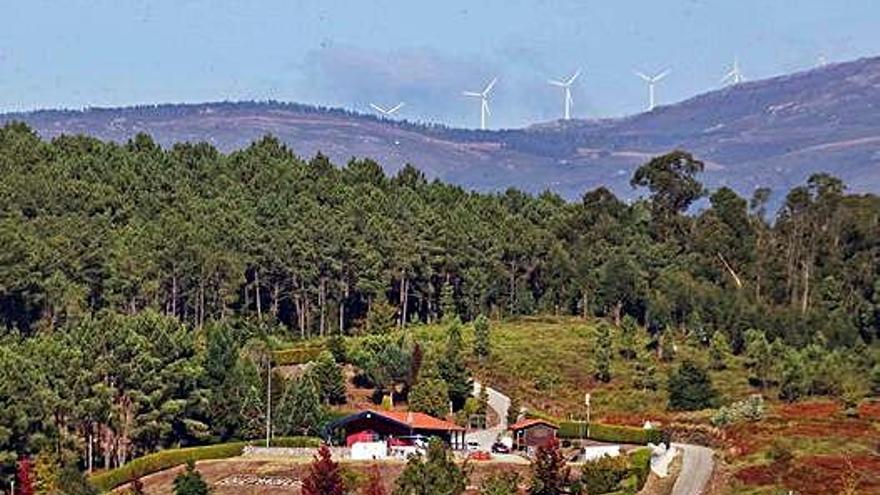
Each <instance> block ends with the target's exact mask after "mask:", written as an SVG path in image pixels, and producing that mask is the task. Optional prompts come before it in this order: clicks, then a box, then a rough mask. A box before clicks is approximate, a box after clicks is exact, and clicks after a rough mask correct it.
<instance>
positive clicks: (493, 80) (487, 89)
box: [483, 77, 498, 95]
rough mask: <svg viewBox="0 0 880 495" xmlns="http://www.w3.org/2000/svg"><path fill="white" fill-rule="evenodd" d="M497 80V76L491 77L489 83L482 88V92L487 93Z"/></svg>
mask: <svg viewBox="0 0 880 495" xmlns="http://www.w3.org/2000/svg"><path fill="white" fill-rule="evenodd" d="M497 82H498V78H497V77H493V78H492V81H491V82H490V83H489V85H488V86H486V89H484V90H483V94H484V95H487V94H489V91H492V87H494V86H495V83H497Z"/></svg>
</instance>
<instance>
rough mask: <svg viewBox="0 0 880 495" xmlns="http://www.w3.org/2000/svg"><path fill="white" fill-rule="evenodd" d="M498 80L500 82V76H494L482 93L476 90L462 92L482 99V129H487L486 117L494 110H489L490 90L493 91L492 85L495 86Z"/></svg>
mask: <svg viewBox="0 0 880 495" xmlns="http://www.w3.org/2000/svg"><path fill="white" fill-rule="evenodd" d="M496 82H498V78H497V77H493V78H492V80H491V81H489V84H487V85H486V89H484V90H483V91H482V92H481V93H477V92H476V91H464V92H462V94H463V95H465V96H470V97H473V98H479V99H480V129H482V130H486V117H488V116H489V115H492V112H490V111H489V92H490V91H492V87H493V86H495V83H496Z"/></svg>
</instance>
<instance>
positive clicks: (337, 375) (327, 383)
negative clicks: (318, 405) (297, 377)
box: [309, 351, 345, 404]
mask: <svg viewBox="0 0 880 495" xmlns="http://www.w3.org/2000/svg"><path fill="white" fill-rule="evenodd" d="M309 374H310V376H311V378H312V379H313V380H314V383H315V385H316V387H317V390H318V395H319V396H320V398H321V401H322V402H323V403H324V404H344V403H345V378H344V377H343V376H342V369H341V368H340V367H339V365H338V364H336V360H335V359H333V354H331V353H330V351H323V352H322V353H321V354H319V355H318V358H317V359H316V360H315V361H314V362H313V364H312V367H311V368H310V369H309Z"/></svg>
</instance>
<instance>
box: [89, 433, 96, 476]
mask: <svg viewBox="0 0 880 495" xmlns="http://www.w3.org/2000/svg"><path fill="white" fill-rule="evenodd" d="M91 430H92V429H91V428H89V474H91V472H92V467H93V464H92V462H93V461H92V459H93V458H94V457H95V454H94V438H95V437H94V435H92V431H91Z"/></svg>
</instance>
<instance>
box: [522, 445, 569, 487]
mask: <svg viewBox="0 0 880 495" xmlns="http://www.w3.org/2000/svg"><path fill="white" fill-rule="evenodd" d="M531 471H532V480H531V483H530V485H529V495H559V494H562V493H567V489H568V484H569V473H570V472H569V468H568V467H567V466H566V465H565V458H564V457H563V456H562V452H560V450H559V441H558V440H556V439H555V438H554V439H552V440H551V441H550V442H549V443H548V444H547V445H542V446H540V447H538V450H537V451H536V452H535V458H534V459H532V468H531Z"/></svg>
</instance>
